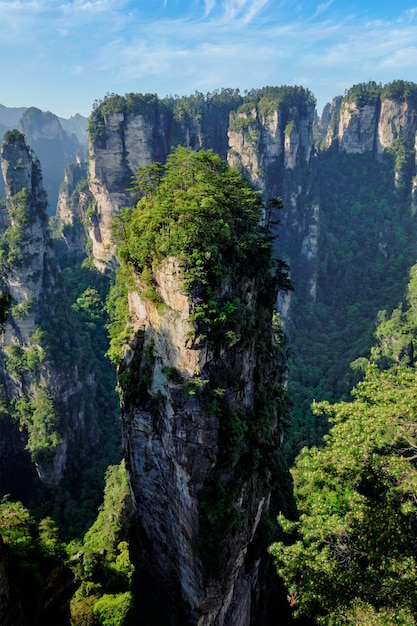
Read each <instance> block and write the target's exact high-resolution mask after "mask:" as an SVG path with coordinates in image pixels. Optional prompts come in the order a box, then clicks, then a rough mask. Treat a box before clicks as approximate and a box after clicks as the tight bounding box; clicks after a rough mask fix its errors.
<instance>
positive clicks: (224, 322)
mask: <svg viewBox="0 0 417 626" xmlns="http://www.w3.org/2000/svg"><path fill="white" fill-rule="evenodd" d="M261 206H262V205H261V203H260V200H259V197H258V196H257V195H256V194H254V193H253V192H252V191H251V189H250V188H249V187H248V186H247V184H246V183H245V182H244V181H243V180H242V179H240V178H239V177H238V176H237V175H236V174H235V173H234V172H232V170H230V169H228V168H227V167H226V166H225V164H224V163H223V162H222V161H221V160H220V159H219V158H218V157H215V156H214V155H213V154H211V153H206V152H204V151H202V152H198V153H192V152H190V151H188V150H185V149H181V150H177V151H176V152H175V153H174V154H173V156H172V157H170V158H169V159H168V162H167V165H166V167H165V168H164V176H163V178H162V180H161V182H160V183H159V184H158V186H157V188H156V189H155V190H154V192H153V193H152V194H151V195H150V196H148V197H147V198H144V199H143V200H142V201H141V202H140V203H139V204H138V208H137V210H136V211H134V212H133V213H132V214H130V216H128V217H127V218H126V219H125V220H124V222H123V224H124V228H123V231H122V232H121V233H120V237H121V239H120V244H119V257H120V259H121V260H122V261H123V265H122V269H121V272H122V273H123V277H124V278H123V283H122V284H121V287H122V285H126V279H127V275H129V276H130V278H129V280H128V282H127V286H128V305H129V307H128V323H129V325H130V339H129V342H128V345H125V346H124V357H123V360H122V363H121V365H120V369H119V382H120V386H121V392H122V427H123V440H124V448H125V457H126V467H127V471H128V475H129V480H130V485H131V490H132V494H133V501H134V507H135V510H136V514H137V524H138V538H137V540H136V541H137V544H138V548H137V552H136V555H135V559H136V564H137V567H138V570H139V573H140V576H141V577H142V581H141V585H140V587H141V589H142V591H143V590H144V589H145V588H146V589H147V593H144V594H143V595H142V594H141V596H140V600H139V601H140V604H141V606H143V611H144V613H145V614H147V615H148V619H149V621H150V622H152V623H153V621H152V620H156V621H157V623H169V624H184V623H189V624H196V625H197V624H199V625H200V626H203V625H204V626H206V625H207V626H208V625H211V624H213V625H214V624H216V625H223V624H230V625H232V624H233V626H239V625H242V626H243V625H244V624H245V625H246V624H249V621H250V613H251V593H252V591H253V590H254V587H255V585H256V579H257V568H258V564H259V559H260V557H261V553H260V552H259V551H258V549H257V548H256V543H255V542H254V537H255V534H256V530H257V527H258V524H259V521H260V518H261V516H262V513H263V512H266V511H267V510H268V503H269V495H270V489H271V483H272V482H273V467H274V464H275V462H276V459H277V456H276V455H277V454H278V455H279V445H280V438H281V434H282V429H283V419H284V415H285V392H284V391H283V389H282V387H281V377H282V373H283V361H282V353H281V349H280V344H279V334H280V331H279V327H276V328H275V333H274V332H273V329H272V313H273V304H274V300H275V297H276V291H277V288H278V286H279V284H281V283H280V281H281V282H282V284H284V283H285V282H286V281H285V280H284V276H282V275H281V274H275V273H274V272H273V271H272V265H271V263H272V259H271V250H270V247H269V244H268V243H267V241H266V240H265V233H264V231H263V229H262V228H261V227H260V225H259V219H260V216H261ZM155 220H156V222H157V223H155ZM139 232H141V233H142V234H141V238H140V239H138V236H137V234H136V233H139ZM155 233H158V234H157V235H155ZM119 280H120V279H119ZM123 298H127V296H124V297H122V301H123ZM115 309H117V310H119V311H120V310H121V309H122V307H121V304H119V306H118V307H115ZM125 319H126V318H125ZM122 331H123V329H122ZM118 333H120V321H119V323H118V322H117V320H115V322H114V331H113V344H114V346H117V345H118V343H120V342H122V343H123V336H124V335H123V332H122V334H121V335H119V334H118ZM283 480H286V479H283ZM147 611H148V613H146V612H147ZM158 619H159V620H160V621H158Z"/></svg>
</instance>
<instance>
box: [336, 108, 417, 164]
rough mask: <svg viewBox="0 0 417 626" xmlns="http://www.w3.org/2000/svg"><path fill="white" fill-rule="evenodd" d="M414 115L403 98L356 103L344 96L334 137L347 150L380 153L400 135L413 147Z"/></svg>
mask: <svg viewBox="0 0 417 626" xmlns="http://www.w3.org/2000/svg"><path fill="white" fill-rule="evenodd" d="M416 131H417V114H416V111H415V107H414V106H413V103H412V102H410V101H408V100H407V99H405V100H402V99H392V98H383V99H382V100H381V101H379V100H378V101H377V102H376V103H372V104H362V105H360V104H357V103H356V102H354V101H349V99H345V100H344V101H343V102H342V105H341V108H340V117H339V127H338V131H337V134H336V135H335V136H333V139H338V140H339V143H340V147H341V149H342V150H344V151H345V152H348V153H351V154H353V153H363V152H372V153H373V154H375V155H380V154H382V152H383V151H384V150H387V149H389V148H391V147H392V146H393V143H394V141H395V140H396V139H399V138H401V139H402V140H403V141H405V142H406V143H407V144H409V145H412V146H414V141H415V136H416Z"/></svg>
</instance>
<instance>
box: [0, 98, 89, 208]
mask: <svg viewBox="0 0 417 626" xmlns="http://www.w3.org/2000/svg"><path fill="white" fill-rule="evenodd" d="M13 128H18V129H19V130H21V131H22V132H23V133H24V134H25V135H26V138H27V140H28V143H29V145H30V146H31V148H32V149H33V151H34V152H35V154H36V156H37V157H38V159H39V161H40V163H41V167H42V174H43V179H44V187H45V190H46V192H47V195H48V213H49V214H50V215H52V214H54V213H55V209H56V203H57V199H58V191H59V187H60V185H61V183H62V181H63V180H64V170H65V166H66V165H68V164H69V163H75V162H76V159H77V157H81V158H84V156H85V152H86V148H87V118H85V117H83V116H82V115H79V114H76V115H74V116H72V117H70V118H69V119H64V118H62V117H57V116H56V115H55V114H54V113H51V112H50V111H48V112H44V111H41V110H40V109H37V108H35V107H6V106H4V105H0V141H1V140H2V139H3V136H4V134H5V133H6V132H7V131H8V130H11V129H13ZM4 195H5V190H4V182H3V178H2V177H0V196H4Z"/></svg>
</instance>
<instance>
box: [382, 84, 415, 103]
mask: <svg viewBox="0 0 417 626" xmlns="http://www.w3.org/2000/svg"><path fill="white" fill-rule="evenodd" d="M381 98H382V99H384V98H390V99H391V100H396V101H397V102H405V101H407V102H410V103H411V104H412V106H413V108H414V110H416V109H417V84H416V83H411V82H408V81H406V80H394V81H392V82H391V83H388V84H387V85H384V87H383V88H382V91H381Z"/></svg>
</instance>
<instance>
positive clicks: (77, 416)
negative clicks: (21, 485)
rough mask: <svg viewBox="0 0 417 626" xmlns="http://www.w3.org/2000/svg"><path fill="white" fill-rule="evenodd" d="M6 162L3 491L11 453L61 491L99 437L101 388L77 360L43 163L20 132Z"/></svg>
mask: <svg viewBox="0 0 417 626" xmlns="http://www.w3.org/2000/svg"><path fill="white" fill-rule="evenodd" d="M1 158H2V172H3V177H4V181H5V186H6V203H5V207H3V213H2V232H1V240H0V272H1V293H0V312H1V337H0V367H1V372H0V373H1V391H2V403H3V404H2V407H3V411H4V428H3V429H2V435H1V439H2V442H1V446H2V447H5V448H7V447H8V443H7V442H9V444H10V449H9V452H8V454H7V455H6V456H7V457H8V462H7V463H6V464H5V465H4V466H3V467H2V470H3V471H2V490H4V489H8V487H9V491H10V492H11V493H13V492H14V489H13V486H14V485H15V483H16V477H15V476H13V472H12V471H11V470H12V467H13V466H14V464H13V462H12V461H13V459H11V458H9V457H10V455H12V456H13V455H14V457H16V464H17V463H19V464H20V463H22V458H23V459H24V462H23V463H22V468H26V469H25V471H27V472H29V469H28V468H29V467H30V465H31V463H32V464H34V466H35V467H36V471H37V474H38V476H39V478H40V479H41V481H42V482H43V483H45V484H46V485H50V486H55V485H57V484H58V483H59V482H60V481H61V480H62V478H63V476H64V474H65V471H66V468H67V466H68V462H69V458H70V457H71V454H72V453H73V452H74V450H75V449H76V448H77V447H78V449H79V451H80V450H81V449H83V448H84V445H81V441H83V440H84V443H85V442H87V441H90V443H91V437H93V439H94V437H95V435H94V434H93V433H94V430H95V427H94V425H93V424H92V423H89V424H87V423H86V415H85V414H86V412H87V405H86V401H85V392H86V390H87V388H89V390H90V392H89V393H90V394H91V396H92V397H93V396H94V393H95V382H94V377H92V376H91V372H88V371H86V370H85V369H83V374H82V375H81V372H80V370H81V364H80V363H79V362H77V358H76V357H75V354H76V353H77V351H78V352H79V348H77V347H76V342H77V338H76V337H75V336H72V335H71V330H72V329H74V326H73V321H72V319H71V311H68V310H66V308H65V307H66V304H65V303H66V298H65V294H64V290H63V285H62V281H61V276H60V271H59V267H58V264H57V262H56V259H55V255H54V251H53V246H52V241H51V238H50V235H49V230H48V223H47V216H46V196H45V191H44V189H43V185H42V174H41V170H40V165H39V161H38V160H37V158H36V157H35V156H34V153H33V152H32V151H31V149H30V148H29V146H28V144H27V142H26V140H25V138H24V136H23V135H22V134H21V133H20V132H19V131H10V132H9V133H8V134H6V136H5V141H4V143H3V145H2V149H1ZM17 443H19V445H17ZM77 455H78V453H75V457H76V456H77ZM75 457H74V458H75ZM30 462H31V463H30ZM30 480H31V479H28V480H27V481H26V483H27V484H30Z"/></svg>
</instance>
